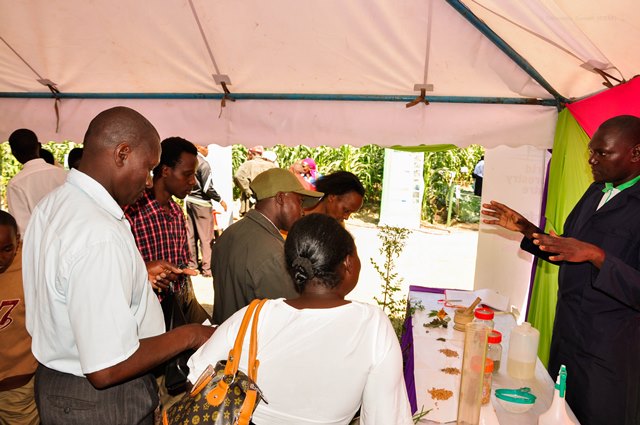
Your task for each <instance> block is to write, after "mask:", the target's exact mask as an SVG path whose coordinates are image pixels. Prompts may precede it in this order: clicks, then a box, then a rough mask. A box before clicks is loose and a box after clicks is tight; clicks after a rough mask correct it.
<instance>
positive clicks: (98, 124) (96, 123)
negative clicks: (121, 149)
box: [84, 106, 160, 155]
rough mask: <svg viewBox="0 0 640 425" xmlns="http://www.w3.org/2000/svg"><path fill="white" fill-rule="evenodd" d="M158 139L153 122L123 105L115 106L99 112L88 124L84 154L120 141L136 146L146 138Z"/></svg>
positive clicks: (112, 146)
mask: <svg viewBox="0 0 640 425" xmlns="http://www.w3.org/2000/svg"><path fill="white" fill-rule="evenodd" d="M153 139H155V140H157V141H158V143H159V141H160V136H159V135H158V132H157V131H156V129H155V127H154V126H153V124H151V123H150V122H149V120H147V119H146V118H145V117H143V116H142V115H141V114H140V113H139V112H137V111H134V110H133V109H131V108H127V107H124V106H116V107H115V108H111V109H107V110H106V111H103V112H100V113H99V114H98V115H97V116H96V117H95V118H94V119H93V120H91V123H90V124H89V128H88V129H87V132H86V133H85V135H84V155H91V153H92V152H98V151H102V150H105V149H107V150H111V149H113V148H115V147H116V146H117V145H118V144H120V143H122V142H128V143H129V144H130V145H131V146H132V147H138V145H139V144H140V143H141V142H144V141H148V140H153Z"/></svg>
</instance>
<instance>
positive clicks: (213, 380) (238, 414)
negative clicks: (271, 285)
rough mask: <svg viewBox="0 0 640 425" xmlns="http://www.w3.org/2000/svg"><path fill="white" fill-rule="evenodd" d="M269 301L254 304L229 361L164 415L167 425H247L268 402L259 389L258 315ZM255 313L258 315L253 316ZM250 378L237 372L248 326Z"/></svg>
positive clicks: (207, 372)
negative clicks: (255, 411) (261, 402)
mask: <svg viewBox="0 0 640 425" xmlns="http://www.w3.org/2000/svg"><path fill="white" fill-rule="evenodd" d="M266 301H267V300H253V301H252V302H251V304H249V307H248V308H247V311H246V312H245V314H244V318H243V319H242V323H241V324H240V330H239V331H238V335H237V336H236V341H235V344H234V345H233V349H232V350H231V351H230V352H229V357H228V358H227V360H220V361H218V363H217V364H216V366H215V367H213V366H211V365H209V366H208V367H207V369H205V371H204V372H202V374H201V375H200V377H199V378H198V380H197V381H196V383H195V384H194V386H193V389H192V390H191V391H190V392H189V393H188V394H185V395H184V396H183V397H182V398H181V399H180V401H178V402H177V403H176V404H174V405H173V406H171V407H170V408H169V409H167V410H165V411H164V412H163V413H162V422H163V424H164V425H179V424H180V425H181V424H185V423H188V424H196V423H198V424H215V425H248V424H249V422H250V420H251V417H252V416H253V412H254V410H255V409H256V407H257V406H258V403H259V402H260V400H264V402H265V403H266V402H267V401H266V400H265V399H264V397H263V396H262V392H261V391H260V389H259V388H258V386H257V385H256V380H257V377H258V366H259V365H260V361H259V360H257V359H256V353H257V351H258V315H259V314H260V310H261V309H262V306H263V305H264V304H265V302H266ZM254 312H255V313H254ZM252 316H253V321H252V324H251V340H250V344H249V368H248V371H247V372H248V374H245V373H244V372H242V371H239V370H238V365H239V363H240V355H241V354H242V344H243V342H244V336H245V334H246V331H247V328H248V327H249V322H250V321H251V317H252Z"/></svg>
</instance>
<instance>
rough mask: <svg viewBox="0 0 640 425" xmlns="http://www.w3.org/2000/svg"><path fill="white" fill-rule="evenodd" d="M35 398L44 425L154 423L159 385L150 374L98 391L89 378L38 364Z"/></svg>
mask: <svg viewBox="0 0 640 425" xmlns="http://www.w3.org/2000/svg"><path fill="white" fill-rule="evenodd" d="M35 397H36V405H37V406H38V412H39V414H40V420H41V422H42V425H58V424H59V425H76V424H77V425H102V424H105V425H107V424H108V425H116V424H118V425H138V424H139V425H153V422H154V411H155V409H156V407H157V406H158V387H157V385H156V380H155V378H154V377H153V375H149V374H147V375H144V376H141V377H139V378H136V379H133V380H131V381H127V382H125V383H123V384H120V385H116V386H113V387H111V388H107V389H104V390H97V389H96V388H94V387H93V385H91V383H90V382H89V380H88V379H86V378H81V377H78V376H75V375H70V374H68V373H63V372H58V371H56V370H52V369H49V368H47V367H46V366H43V365H39V366H38V369H37V371H36V381H35Z"/></svg>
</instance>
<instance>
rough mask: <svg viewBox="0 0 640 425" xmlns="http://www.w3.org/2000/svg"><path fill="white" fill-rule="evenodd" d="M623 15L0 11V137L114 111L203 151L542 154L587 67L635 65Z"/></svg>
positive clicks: (101, 8) (434, 0)
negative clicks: (453, 147) (498, 149)
mask: <svg viewBox="0 0 640 425" xmlns="http://www.w3.org/2000/svg"><path fill="white" fill-rule="evenodd" d="M457 9H458V10H457ZM460 12H463V13H465V12H468V13H469V14H474V15H475V16H476V17H477V18H479V19H477V22H476V25H477V26H478V27H482V25H483V22H484V23H486V24H487V25H489V27H491V29H492V30H493V32H494V34H493V35H494V36H495V37H494V40H493V41H492V40H490V38H491V33H490V31H488V32H487V31H485V32H487V33H488V34H489V36H490V37H489V38H488V37H487V35H486V34H483V33H482V32H481V31H480V30H479V29H478V28H476V27H474V25H472V23H471V22H470V20H469V19H471V20H472V21H473V16H471V17H470V18H469V19H468V18H465V17H463V16H462V14H461V13H460ZM638 22H640V3H638V2H634V1H632V0H626V1H615V2H614V4H605V3H602V2H601V1H596V0H582V1H580V2H575V1H572V0H528V1H526V2H525V1H512V0H478V1H473V0H465V1H459V0H448V1H445V0H400V1H389V0H353V1H339V0H309V1H295V0H276V1H269V2H261V1H255V0H247V1H241V2H238V1H230V0H219V1H210V0H207V1H203V0H172V1H169V0H158V1H155V2H152V3H144V2H129V1H124V0H112V1H100V0H98V1H90V2H88V1H79V0H66V1H61V0H54V1H44V0H25V1H20V2H15V1H9V0H0V75H1V76H2V78H0V137H4V138H6V137H7V136H8V135H9V134H10V132H11V131H13V130H14V129H15V128H19V127H28V128H31V129H33V130H35V131H36V132H37V133H38V135H39V136H40V138H41V139H42V140H61V139H71V140H74V141H77V142H80V141H81V140H82V136H83V134H84V131H85V129H86V127H87V124H88V122H89V120H90V119H91V118H92V117H93V116H95V114H96V113H97V112H99V111H101V110H103V109H105V108H107V107H110V106H113V105H122V104H124V105H128V106H132V107H134V108H135V109H137V110H139V111H140V112H142V113H143V114H144V115H146V116H147V117H148V118H149V119H150V120H151V121H152V122H153V123H154V124H155V125H156V126H157V128H158V130H159V132H160V134H161V136H162V137H166V136H170V135H181V136H184V137H187V138H189V139H191V140H193V141H195V142H197V143H202V144H209V143H217V144H221V145H228V144H232V143H242V144H246V145H253V144H263V145H273V144H276V143H285V144H307V145H311V146H315V145H334V146H335V145H340V144H351V145H356V146H359V145H364V144H369V143H377V144H380V145H395V144H401V145H418V144H440V143H453V144H457V145H459V146H466V145H468V144H471V143H480V144H483V145H485V146H487V147H491V146H497V145H502V144H504V145H511V146H514V145H531V146H537V147H542V148H545V147H550V146H551V144H552V139H553V130H554V126H555V119H556V110H557V109H556V106H555V104H556V103H557V102H558V100H560V101H562V100H563V97H564V98H572V97H581V96H586V95H589V94H591V93H594V92H597V91H598V90H601V89H602V88H603V86H602V82H603V81H604V80H603V78H602V77H601V75H599V74H598V73H596V72H593V71H591V70H589V69H587V68H589V66H597V67H599V68H601V69H603V70H605V71H606V72H608V73H610V74H612V75H613V76H614V77H617V78H619V77H620V75H622V76H624V77H626V78H627V79H628V78H630V77H631V76H632V75H633V73H634V72H635V70H636V69H638V68H639V66H638V65H640V57H639V56H638V55H634V54H633V52H632V50H631V49H632V41H633V40H637V39H638V38H639V37H638V36H639V35H640V34H639V32H640V29H639V28H638V25H637V23H638ZM501 40H502V41H501ZM494 42H496V43H497V44H498V45H501V43H502V50H501V48H499V47H497V46H496V44H494ZM505 46H506V47H505ZM508 46H511V47H513V49H514V50H515V52H516V55H513V54H512V55H511V57H510V56H508V55H507V54H505V53H504V52H503V50H508V49H509V47H508ZM518 54H519V55H520V58H518V57H517V55H518ZM514 58H515V60H516V61H515V62H514ZM520 59H523V60H520ZM516 62H520V63H516ZM526 62H528V64H529V65H530V66H527V64H526ZM583 64H590V65H583ZM523 68H524V69H525V70H523ZM214 75H216V76H220V75H225V76H227V77H228V81H229V82H230V84H229V85H228V86H227V87H228V89H229V90H230V91H231V96H234V94H235V96H236V97H237V98H238V100H237V101H236V102H230V101H227V102H226V107H224V108H221V101H220V97H221V94H222V93H223V89H222V86H221V85H219V84H216V81H215V80H216V79H218V80H220V79H223V80H224V78H225V77H215V78H214ZM47 80H48V81H47ZM43 83H44V84H47V83H55V86H52V87H54V88H55V89H57V90H59V92H60V95H59V97H60V98H61V101H60V102H59V104H58V106H59V118H57V116H56V111H55V109H54V104H55V101H54V100H53V98H52V96H51V93H50V91H49V88H48V87H46V85H44V84H43ZM423 84H432V85H433V91H427V92H426V95H427V99H430V101H431V104H430V105H428V106H426V105H424V104H418V105H416V106H413V107H411V108H405V103H407V102H408V101H409V100H411V99H412V98H414V97H416V96H418V95H419V94H420V90H419V87H418V89H417V90H416V87H415V86H416V85H423ZM302 99H310V100H302ZM321 99H326V100H321ZM345 99H346V100H345ZM540 99H543V100H544V101H543V102H540ZM464 102H466V103H464ZM485 102H486V103H485ZM487 103H488V104H487ZM518 103H522V104H518ZM540 103H542V104H540ZM56 126H58V131H57V132H56Z"/></svg>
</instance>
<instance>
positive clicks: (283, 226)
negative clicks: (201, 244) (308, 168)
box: [211, 168, 323, 324]
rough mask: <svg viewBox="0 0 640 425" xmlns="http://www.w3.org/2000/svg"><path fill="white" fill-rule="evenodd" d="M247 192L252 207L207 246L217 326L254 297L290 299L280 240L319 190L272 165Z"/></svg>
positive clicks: (292, 291)
mask: <svg viewBox="0 0 640 425" xmlns="http://www.w3.org/2000/svg"><path fill="white" fill-rule="evenodd" d="M251 190H252V192H253V195H254V196H255V198H256V200H257V202H256V206H255V209H253V210H250V211H248V212H247V213H246V214H245V216H244V218H243V219H242V220H240V221H238V222H236V223H234V224H232V225H231V226H229V228H228V229H227V230H225V231H224V233H223V234H222V236H220V237H219V238H218V240H217V241H216V243H215V245H214V246H213V253H212V256H211V270H212V273H213V289H214V302H213V321H214V323H215V324H220V323H222V322H224V321H225V320H226V319H227V318H229V317H230V316H231V315H232V314H233V313H235V312H236V311H238V310H240V309H241V308H242V307H244V306H246V305H248V304H249V303H250V302H251V301H252V300H253V299H256V298H272V299H273V298H282V297H285V298H288V297H295V296H296V295H297V294H296V291H295V289H294V287H293V283H292V282H291V278H290V277H289V275H288V273H287V271H286V268H285V263H284V238H283V237H282V234H281V233H280V232H281V231H288V230H289V229H290V228H291V226H292V225H293V223H295V222H296V220H298V219H299V218H300V217H302V215H303V211H304V210H303V209H304V208H309V207H311V206H313V205H314V204H315V203H317V202H318V201H319V200H320V198H321V197H322V195H323V194H322V192H316V191H313V190H306V189H305V188H304V187H303V186H302V184H301V183H300V182H299V181H298V179H297V178H296V176H294V175H293V174H292V173H291V172H290V171H288V170H284V169H281V168H272V169H269V170H267V171H264V172H262V173H260V174H259V175H258V176H257V177H256V178H255V179H254V180H253V181H252V182H251Z"/></svg>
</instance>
